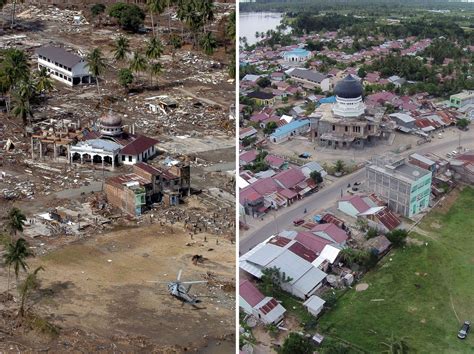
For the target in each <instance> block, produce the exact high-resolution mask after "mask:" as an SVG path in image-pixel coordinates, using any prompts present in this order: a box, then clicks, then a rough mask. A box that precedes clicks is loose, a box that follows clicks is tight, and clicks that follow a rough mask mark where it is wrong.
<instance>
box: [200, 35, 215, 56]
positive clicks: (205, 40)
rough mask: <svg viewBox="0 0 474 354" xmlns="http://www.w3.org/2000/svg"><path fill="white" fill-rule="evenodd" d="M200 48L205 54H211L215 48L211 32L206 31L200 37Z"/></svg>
mask: <svg viewBox="0 0 474 354" xmlns="http://www.w3.org/2000/svg"><path fill="white" fill-rule="evenodd" d="M199 44H200V45H201V48H202V50H203V51H204V53H206V54H207V55H212V54H213V53H214V50H215V49H216V48H217V41H216V38H215V37H214V35H213V34H212V33H211V32H207V33H206V34H205V35H203V36H202V37H201V40H200V43H199Z"/></svg>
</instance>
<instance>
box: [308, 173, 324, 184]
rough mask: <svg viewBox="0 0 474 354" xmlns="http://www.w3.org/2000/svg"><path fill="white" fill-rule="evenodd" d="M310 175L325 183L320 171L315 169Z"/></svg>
mask: <svg viewBox="0 0 474 354" xmlns="http://www.w3.org/2000/svg"><path fill="white" fill-rule="evenodd" d="M309 177H311V179H312V180H313V181H314V182H316V183H318V184H319V183H323V176H321V173H319V172H318V171H313V172H311V173H310V174H309Z"/></svg>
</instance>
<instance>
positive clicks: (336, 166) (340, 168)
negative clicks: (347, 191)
mask: <svg viewBox="0 0 474 354" xmlns="http://www.w3.org/2000/svg"><path fill="white" fill-rule="evenodd" d="M344 167H345V166H344V161H342V160H337V161H336V162H335V163H334V169H335V170H336V172H343V171H344Z"/></svg>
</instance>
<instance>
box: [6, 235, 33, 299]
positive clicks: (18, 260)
mask: <svg viewBox="0 0 474 354" xmlns="http://www.w3.org/2000/svg"><path fill="white" fill-rule="evenodd" d="M28 247H29V246H28V243H27V242H26V240H25V239H24V238H19V239H18V240H16V242H13V241H12V242H10V243H9V244H8V245H7V247H6V249H5V253H4V254H3V261H4V263H5V265H6V266H7V267H8V282H7V294H8V293H9V292H10V272H11V268H12V267H13V270H14V272H15V279H16V280H17V281H18V276H19V274H20V269H23V270H24V271H26V270H27V269H28V264H27V263H26V258H27V257H30V256H32V255H33V253H32V252H31V251H30V250H29V248H28Z"/></svg>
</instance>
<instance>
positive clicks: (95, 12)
mask: <svg viewBox="0 0 474 354" xmlns="http://www.w3.org/2000/svg"><path fill="white" fill-rule="evenodd" d="M104 12H105V5H104V4H95V5H92V7H91V14H92V16H93V17H97V16H100V15H102V14H103V13H104Z"/></svg>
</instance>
